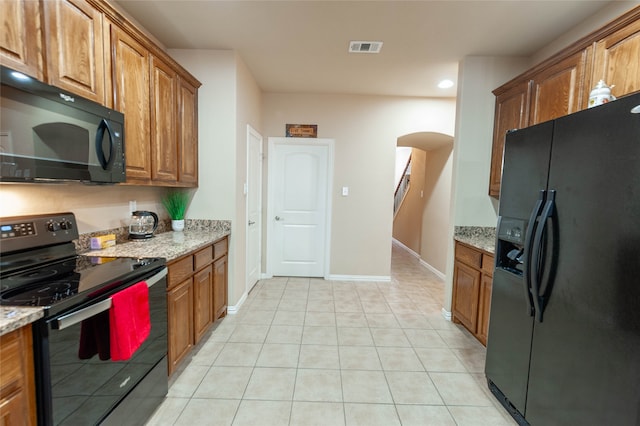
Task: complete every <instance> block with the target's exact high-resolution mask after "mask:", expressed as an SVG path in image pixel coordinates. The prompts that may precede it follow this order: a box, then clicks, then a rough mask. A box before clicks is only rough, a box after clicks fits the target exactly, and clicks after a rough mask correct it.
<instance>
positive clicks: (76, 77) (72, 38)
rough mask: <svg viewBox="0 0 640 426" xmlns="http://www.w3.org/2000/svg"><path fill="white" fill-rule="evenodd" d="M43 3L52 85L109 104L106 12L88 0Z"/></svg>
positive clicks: (48, 73)
mask: <svg viewBox="0 0 640 426" xmlns="http://www.w3.org/2000/svg"><path fill="white" fill-rule="evenodd" d="M42 3H43V5H44V12H45V25H44V28H45V34H46V40H47V78H48V82H49V84H52V85H54V86H57V87H60V88H62V89H65V90H68V91H70V92H73V93H76V94H78V95H80V96H84V97H85V98H88V99H91V100H93V101H96V102H98V103H100V104H105V92H104V86H105V62H104V38H103V29H104V21H103V19H104V17H103V15H102V13H100V12H99V11H97V10H96V9H94V8H93V7H92V6H91V5H90V4H89V3H87V2H86V1H85V0H55V1H44V2H42Z"/></svg>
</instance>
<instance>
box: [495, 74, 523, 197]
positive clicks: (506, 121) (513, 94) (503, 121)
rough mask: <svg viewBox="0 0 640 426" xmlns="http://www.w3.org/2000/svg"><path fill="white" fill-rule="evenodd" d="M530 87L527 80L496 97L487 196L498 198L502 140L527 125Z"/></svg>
mask: <svg viewBox="0 0 640 426" xmlns="http://www.w3.org/2000/svg"><path fill="white" fill-rule="evenodd" d="M530 87H531V86H530V82H529V80H527V81H524V82H522V83H519V84H517V85H516V86H514V87H512V88H511V89H509V90H507V91H506V92H504V93H501V94H499V95H497V97H496V112H495V120H494V123H493V148H492V151H491V172H490V176H489V195H490V196H492V197H499V196H500V180H501V179H502V155H503V151H504V138H505V135H506V134H507V131H508V130H511V129H521V128H523V127H527V126H528V125H529V93H530Z"/></svg>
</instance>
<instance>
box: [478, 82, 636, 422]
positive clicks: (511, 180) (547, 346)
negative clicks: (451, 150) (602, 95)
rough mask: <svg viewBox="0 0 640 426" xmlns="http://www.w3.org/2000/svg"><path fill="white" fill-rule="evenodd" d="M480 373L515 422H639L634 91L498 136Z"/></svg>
mask: <svg viewBox="0 0 640 426" xmlns="http://www.w3.org/2000/svg"><path fill="white" fill-rule="evenodd" d="M485 373H486V377H487V381H488V385H489V388H490V389H491V391H492V392H493V394H494V395H495V396H496V397H497V398H498V400H499V401H500V402H501V403H502V404H503V405H504V406H505V408H507V410H508V411H509V412H510V413H511V415H512V416H513V417H514V419H515V420H516V421H517V422H518V423H520V424H522V425H527V424H530V425H533V426H551V425H563V426H565V425H567V426H573V425H581V426H584V425H598V426H602V425H616V426H622V425H629V426H638V425H640V93H638V94H634V95H630V96H626V97H624V98H621V99H618V100H616V101H613V102H610V103H608V104H605V105H602V106H598V107H594V108H591V109H588V110H584V111H580V112H577V113H574V114H571V115H568V116H566V117H562V118H559V119H556V120H553V121H549V122H545V123H541V124H538V125H535V126H532V127H529V128H526V129H522V130H518V131H514V132H511V133H509V134H508V135H507V137H506V143H505V152H504V163H503V176H502V185H501V194H500V204H499V217H498V224H497V229H496V268H495V271H494V276H493V290H492V297H491V314H490V324H489V335H488V341H487V357H486V365H485Z"/></svg>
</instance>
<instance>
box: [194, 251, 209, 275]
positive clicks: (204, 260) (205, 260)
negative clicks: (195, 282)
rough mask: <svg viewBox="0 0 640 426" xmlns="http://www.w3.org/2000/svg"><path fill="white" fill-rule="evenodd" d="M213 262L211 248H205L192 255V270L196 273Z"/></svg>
mask: <svg viewBox="0 0 640 426" xmlns="http://www.w3.org/2000/svg"><path fill="white" fill-rule="evenodd" d="M212 261H213V246H209V247H205V248H203V249H202V250H200V251H198V252H197V253H196V254H194V255H193V266H194V267H193V270H194V271H197V270H199V269H200V268H202V267H203V266H207V265H208V264H210V263H211V262H212Z"/></svg>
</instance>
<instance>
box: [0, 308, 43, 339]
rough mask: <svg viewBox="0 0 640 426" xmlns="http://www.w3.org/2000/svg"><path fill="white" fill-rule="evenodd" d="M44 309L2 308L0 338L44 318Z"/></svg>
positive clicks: (0, 313) (0, 309)
mask: <svg viewBox="0 0 640 426" xmlns="http://www.w3.org/2000/svg"><path fill="white" fill-rule="evenodd" d="M43 315H44V311H43V310H42V308H33V307H24V306H0V336H2V335H4V334H7V333H9V332H12V331H13V330H17V329H19V328H20V327H23V326H25V325H27V324H31V323H32V322H34V321H36V320H37V319H40V318H42V316H43Z"/></svg>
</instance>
